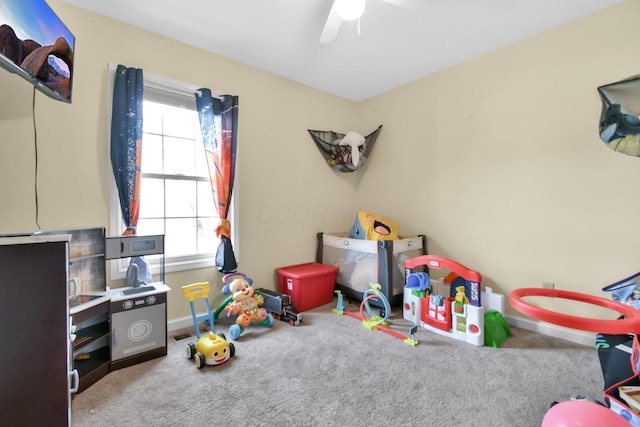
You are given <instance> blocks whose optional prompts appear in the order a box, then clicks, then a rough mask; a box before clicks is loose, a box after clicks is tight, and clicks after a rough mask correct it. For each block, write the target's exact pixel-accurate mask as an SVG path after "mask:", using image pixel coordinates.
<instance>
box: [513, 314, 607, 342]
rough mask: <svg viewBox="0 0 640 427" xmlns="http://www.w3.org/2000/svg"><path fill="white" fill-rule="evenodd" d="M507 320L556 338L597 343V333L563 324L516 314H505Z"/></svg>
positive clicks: (518, 326) (516, 325)
mask: <svg viewBox="0 0 640 427" xmlns="http://www.w3.org/2000/svg"><path fill="white" fill-rule="evenodd" d="M504 318H505V320H506V321H507V323H508V324H509V325H512V326H515V327H517V328H522V329H526V330H528V331H534V332H537V333H539V334H541V335H547V336H550V337H554V338H560V339H563V340H567V341H571V342H573V343H576V344H583V345H587V346H592V347H594V348H595V345H596V333H595V332H586V331H579V330H576V329H570V328H564V327H562V326H556V325H551V324H549V323H543V322H535V321H533V320H529V319H523V318H521V317H516V316H505V317H504Z"/></svg>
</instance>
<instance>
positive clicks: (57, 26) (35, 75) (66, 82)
mask: <svg viewBox="0 0 640 427" xmlns="http://www.w3.org/2000/svg"><path fill="white" fill-rule="evenodd" d="M75 40H76V39H75V37H74V35H73V34H71V32H70V31H69V29H68V28H67V27H66V26H65V25H64V23H63V22H62V21H61V20H60V18H58V16H57V15H56V14H55V12H54V11H53V10H52V9H51V8H50V7H49V5H48V4H47V3H46V2H45V1H44V0H0V66H1V67H2V68H5V69H6V70H8V71H10V72H12V73H16V74H18V75H19V76H21V77H23V78H25V79H26V80H28V81H30V82H31V83H32V84H33V85H34V86H35V87H36V88H37V89H39V90H40V91H42V92H43V93H45V94H46V95H48V96H50V97H51V98H53V99H57V100H60V101H64V102H71V88H72V81H73V56H74V48H75Z"/></svg>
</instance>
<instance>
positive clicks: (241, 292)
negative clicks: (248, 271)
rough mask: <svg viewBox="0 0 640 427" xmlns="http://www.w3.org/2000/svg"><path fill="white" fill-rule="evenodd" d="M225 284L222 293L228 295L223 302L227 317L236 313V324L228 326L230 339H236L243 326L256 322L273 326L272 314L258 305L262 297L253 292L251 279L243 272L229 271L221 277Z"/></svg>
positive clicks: (260, 303) (262, 299)
mask: <svg viewBox="0 0 640 427" xmlns="http://www.w3.org/2000/svg"><path fill="white" fill-rule="evenodd" d="M222 282H223V283H224V284H225V285H224V287H223V288H222V293H223V294H225V295H227V294H230V295H229V297H228V298H227V299H226V300H225V301H224V302H223V305H224V310H225V311H226V313H227V317H231V316H233V315H238V317H237V318H236V324H235V325H231V326H230V327H229V335H231V339H234V340H237V339H238V338H240V335H242V333H243V332H244V330H245V328H246V327H247V326H249V325H250V324H252V323H257V324H259V325H262V326H266V327H268V328H270V327H271V326H273V322H274V320H273V315H272V314H271V313H269V312H267V310H266V309H264V308H261V307H260V306H261V305H262V304H264V297H263V296H262V295H260V294H258V293H256V292H255V290H254V288H253V286H251V285H252V284H253V280H251V279H250V278H248V277H247V276H246V275H245V274H244V273H229V274H227V275H226V276H224V277H223V278H222Z"/></svg>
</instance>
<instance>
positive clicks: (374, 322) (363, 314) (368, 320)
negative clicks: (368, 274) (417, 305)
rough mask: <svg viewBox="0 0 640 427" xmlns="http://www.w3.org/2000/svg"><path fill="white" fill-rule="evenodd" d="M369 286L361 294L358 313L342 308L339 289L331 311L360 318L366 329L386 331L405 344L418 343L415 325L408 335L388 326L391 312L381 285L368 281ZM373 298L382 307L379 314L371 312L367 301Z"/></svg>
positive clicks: (413, 344)
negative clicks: (369, 287) (335, 303)
mask: <svg viewBox="0 0 640 427" xmlns="http://www.w3.org/2000/svg"><path fill="white" fill-rule="evenodd" d="M369 286H371V289H367V290H366V291H365V292H364V293H363V294H362V303H361V304H360V313H359V314H358V313H353V312H351V311H348V310H346V309H345V308H344V296H343V295H342V292H340V291H335V293H336V294H337V295H338V303H337V305H336V308H334V309H333V312H334V313H337V314H346V315H348V316H351V317H353V318H355V319H358V320H361V321H362V326H363V327H364V328H366V329H370V330H379V331H382V332H386V333H388V334H389V335H392V336H394V337H396V338H400V339H401V340H403V341H404V342H405V343H406V344H409V345H412V346H416V345H417V344H418V341H416V339H415V333H416V330H417V327H416V326H413V327H412V328H411V329H410V330H409V337H407V336H405V335H402V334H401V333H399V332H397V331H395V330H393V329H391V328H389V327H388V325H389V313H390V312H391V308H390V307H389V301H388V300H387V298H386V297H385V296H384V294H383V293H382V292H381V291H380V289H381V288H382V286H381V285H380V284H379V283H369ZM374 299H376V300H378V301H379V302H380V303H381V304H382V307H383V308H382V309H380V315H379V316H377V315H375V314H374V313H373V311H372V310H371V305H370V304H369V301H371V300H374Z"/></svg>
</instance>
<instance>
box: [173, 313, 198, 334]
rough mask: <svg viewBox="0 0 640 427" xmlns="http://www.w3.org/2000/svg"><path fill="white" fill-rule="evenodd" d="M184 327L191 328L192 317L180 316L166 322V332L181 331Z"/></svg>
mask: <svg viewBox="0 0 640 427" xmlns="http://www.w3.org/2000/svg"><path fill="white" fill-rule="evenodd" d="M184 329H192V330H193V317H191V316H187V317H181V318H179V319H174V320H169V321H168V322H167V334H168V335H172V334H174V333H176V332H178V331H182V330H184Z"/></svg>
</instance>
